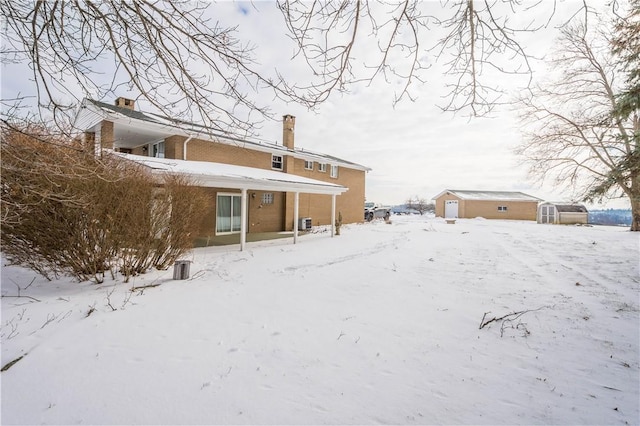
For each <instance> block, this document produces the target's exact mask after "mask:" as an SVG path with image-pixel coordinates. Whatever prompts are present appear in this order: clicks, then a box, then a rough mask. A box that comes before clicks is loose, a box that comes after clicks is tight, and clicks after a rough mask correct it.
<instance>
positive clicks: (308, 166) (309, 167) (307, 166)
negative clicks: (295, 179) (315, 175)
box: [304, 160, 313, 170]
mask: <svg viewBox="0 0 640 426" xmlns="http://www.w3.org/2000/svg"><path fill="white" fill-rule="evenodd" d="M304 168H305V169H306V170H313V161H308V160H304Z"/></svg>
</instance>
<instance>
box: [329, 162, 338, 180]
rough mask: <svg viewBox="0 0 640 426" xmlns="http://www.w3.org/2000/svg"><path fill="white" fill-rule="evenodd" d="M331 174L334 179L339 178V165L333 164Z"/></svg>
mask: <svg viewBox="0 0 640 426" xmlns="http://www.w3.org/2000/svg"><path fill="white" fill-rule="evenodd" d="M330 176H331V177H332V178H334V179H337V178H338V166H336V165H333V164H332V165H331V170H330Z"/></svg>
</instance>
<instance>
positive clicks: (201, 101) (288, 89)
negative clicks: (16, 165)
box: [0, 0, 555, 134]
mask: <svg viewBox="0 0 640 426" xmlns="http://www.w3.org/2000/svg"><path fill="white" fill-rule="evenodd" d="M532 6H533V5H527V4H524V5H523V4H521V2H520V1H518V0H508V1H505V2H481V1H478V0H458V1H446V2H444V3H443V4H439V3H436V2H423V1H420V0H403V1H398V2H394V3H385V2H380V3H377V2H376V3H374V2H366V1H349V0H344V1H339V2H333V1H313V2H311V1H309V2H307V1H301V0H300V1H299V0H292V1H280V2H278V7H279V9H280V10H281V12H282V14H283V17H284V20H285V23H286V29H287V30H288V31H289V34H290V36H291V37H292V39H293V40H294V41H295V42H296V44H297V48H298V54H299V55H301V56H302V57H304V59H305V60H306V62H307V63H308V65H309V66H310V68H311V75H310V78H309V83H308V84H306V83H305V84H302V83H298V82H291V81H286V80H285V79H284V78H283V77H282V75H281V74H280V73H279V71H278V70H274V71H273V73H272V75H265V74H264V72H263V71H262V68H260V66H259V64H257V63H256V59H255V58H256V55H255V50H254V49H255V48H256V46H255V45H253V44H248V43H244V42H242V41H241V38H240V37H239V34H238V30H237V27H228V26H224V25H221V24H220V23H219V22H214V21H213V20H211V19H209V18H208V17H207V16H208V15H207V13H208V12H210V11H211V10H213V9H211V8H214V7H215V5H214V4H212V3H199V2H191V1H171V2H169V1H166V2H165V1H156V0H134V1H117V0H104V1H101V2H93V1H85V2H75V1H74V2H66V1H44V0H36V1H32V2H29V1H2V2H0V9H1V10H2V16H3V22H4V24H3V25H4V28H3V38H4V44H3V49H2V59H3V62H4V63H8V62H18V63H28V64H30V67H31V71H32V76H31V78H32V79H33V81H34V84H35V86H36V88H37V102H38V105H39V106H40V108H41V109H42V111H45V112H46V111H53V112H54V113H55V114H54V117H55V118H56V119H57V120H60V121H63V120H62V119H61V117H64V114H62V113H64V112H65V111H70V109H71V108H72V107H74V106H75V105H76V104H77V103H78V101H79V98H80V97H84V96H91V97H93V98H96V99H103V98H105V97H115V95H116V94H117V92H119V91H121V90H122V89H127V90H128V91H136V92H138V93H139V94H140V95H139V97H140V98H143V99H146V100H147V101H148V102H149V103H151V104H152V105H153V106H154V107H155V108H156V109H157V110H159V111H160V112H161V113H163V114H165V115H167V116H170V117H176V118H177V119H182V120H188V121H193V122H197V123H199V124H203V125H205V126H207V127H211V128H213V129H216V130H219V131H226V132H234V133H241V132H245V133H246V134H253V133H255V132H256V124H257V123H259V122H260V121H261V120H263V119H264V118H265V117H267V118H268V117H271V112H270V110H269V108H268V106H267V105H264V103H262V102H259V101H258V99H259V97H258V93H262V92H263V91H264V90H267V91H269V92H270V93H272V94H273V95H274V96H276V97H278V98H281V99H283V100H285V101H293V102H297V103H300V104H302V105H305V106H307V107H309V108H313V107H314V106H317V105H319V104H320V103H322V102H323V101H325V100H326V99H327V98H328V97H329V96H330V95H331V94H332V93H334V92H335V91H342V90H347V89H348V88H349V86H350V84H352V83H356V82H362V81H366V82H371V81H373V80H374V79H376V78H384V79H387V80H390V79H391V78H394V82H396V83H397V82H400V83H401V87H402V88H401V89H400V90H399V92H398V93H397V95H396V99H395V101H400V100H401V99H403V98H408V99H413V94H412V91H411V88H412V87H414V85H415V84H416V83H423V82H424V80H425V74H424V71H425V69H427V68H428V67H430V66H431V65H432V64H433V63H434V62H435V61H437V60H440V61H442V62H443V63H444V65H445V72H446V74H447V75H449V76H450V77H452V82H451V84H450V86H449V96H448V97H447V100H446V101H445V105H443V108H444V109H445V110H449V111H466V112H469V113H470V114H472V115H482V114H486V113H487V112H489V111H491V109H492V107H493V106H494V105H495V104H496V103H499V102H500V101H501V91H500V88H499V86H496V85H492V84H490V83H488V81H487V80H485V75H488V76H489V77H491V73H493V72H498V73H500V74H503V75H504V74H518V73H523V74H525V75H527V74H530V67H529V62H528V56H527V54H526V52H525V50H524V48H523V47H522V45H521V44H520V41H519V40H518V35H519V33H520V32H523V31H524V32H529V31H535V30H537V29H538V28H540V26H542V25H545V24H546V23H547V21H546V20H545V19H546V18H550V16H551V15H552V14H553V12H554V11H555V1H554V3H553V7H548V6H549V5H548V4H546V3H545V5H544V9H543V10H544V11H547V10H548V11H549V12H548V13H547V12H545V13H547V15H548V16H546V17H545V19H543V21H542V22H538V23H525V24H521V25H516V24H512V21H511V19H512V18H513V17H515V16H516V15H517V16H522V14H523V13H525V12H527V10H529V9H531V8H532ZM210 14H211V13H209V15H210ZM439 33H441V35H437V34H439ZM372 40H373V41H374V43H375V45H377V48H378V55H377V56H375V57H373V58H372V59H371V61H369V59H368V58H364V56H367V54H369V53H371V50H372V49H369V47H370V42H371V41H372ZM358 48H360V50H358ZM373 50H375V48H374V49H373ZM357 55H361V56H357ZM502 59H506V60H505V61H503V60H502ZM501 64H503V65H501ZM485 73H486V74H485ZM11 101H16V100H8V99H4V100H3V104H4V105H5V106H6V105H8V104H10V102H11Z"/></svg>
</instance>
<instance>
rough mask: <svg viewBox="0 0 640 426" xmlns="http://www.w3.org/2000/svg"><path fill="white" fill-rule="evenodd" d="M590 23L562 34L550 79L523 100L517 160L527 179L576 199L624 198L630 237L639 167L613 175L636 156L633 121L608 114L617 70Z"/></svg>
mask: <svg viewBox="0 0 640 426" xmlns="http://www.w3.org/2000/svg"><path fill="white" fill-rule="evenodd" d="M589 15H590V14H587V13H586V14H585V18H584V20H583V21H581V22H578V23H574V24H571V25H569V26H567V27H566V28H564V29H563V30H562V35H561V37H560V39H559V44H558V49H557V54H556V56H555V57H554V59H553V60H552V61H551V63H550V73H551V74H552V75H553V79H551V80H550V81H548V82H545V84H543V85H540V86H538V87H537V88H536V89H535V90H534V93H533V96H532V97H531V98H529V99H523V100H522V109H521V111H520V113H521V116H522V123H523V126H524V129H525V139H524V142H523V144H522V145H520V146H519V147H518V149H517V150H516V152H517V153H518V154H520V155H521V156H522V158H523V160H524V161H525V162H526V163H527V164H528V165H529V172H530V175H531V176H532V177H533V178H534V179H537V180H539V181H543V180H545V179H550V180H552V181H553V182H554V183H555V184H556V185H558V186H561V187H564V188H567V189H570V190H571V191H572V192H573V194H575V195H576V196H578V197H579V198H582V199H589V198H592V197H593V194H594V190H596V189H598V188H599V189H600V190H599V191H597V192H599V194H598V195H599V196H600V197H607V198H610V197H628V198H629V199H630V200H631V208H632V215H633V221H632V225H631V230H632V231H638V230H640V223H639V221H638V214H639V213H640V197H639V195H640V182H639V179H638V176H639V173H638V167H630V168H624V169H623V168H620V167H619V165H620V164H621V163H624V162H625V159H627V158H631V157H634V153H636V152H637V144H638V140H637V139H634V120H633V119H631V118H624V117H623V116H620V115H617V114H613V113H612V112H613V111H616V109H617V102H618V98H617V96H616V93H617V91H618V90H619V89H620V88H619V82H618V77H619V75H620V69H619V67H617V64H616V61H615V59H614V58H613V57H612V55H611V51H610V44H609V43H610V40H609V38H608V37H607V33H606V31H605V30H604V28H603V27H601V26H600V27H598V29H599V31H596V30H595V26H594V30H591V31H590V30H589V26H588V25H587V22H588V19H589V18H591V16H589ZM635 126H637V121H636V123H635ZM635 131H636V132H637V129H635Z"/></svg>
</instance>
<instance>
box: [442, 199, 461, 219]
mask: <svg viewBox="0 0 640 426" xmlns="http://www.w3.org/2000/svg"><path fill="white" fill-rule="evenodd" d="M444 217H445V218H457V217H458V200H445V202H444Z"/></svg>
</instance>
